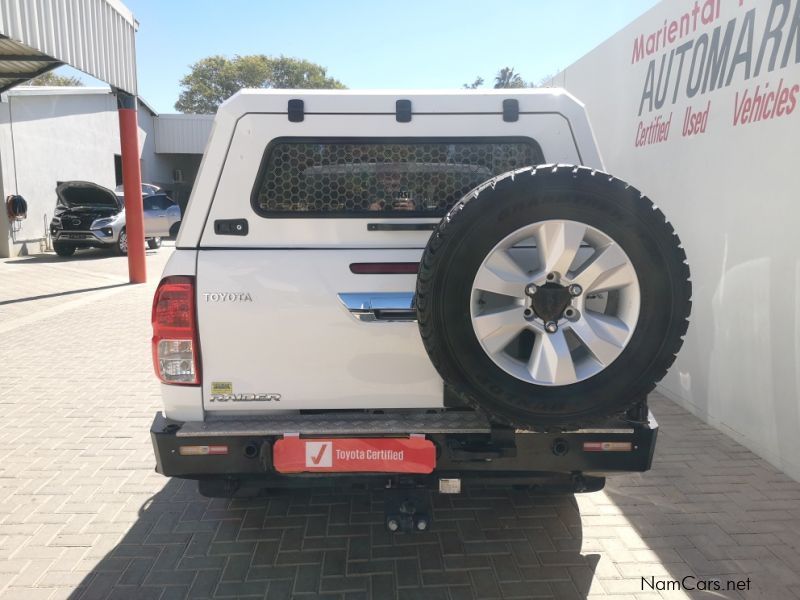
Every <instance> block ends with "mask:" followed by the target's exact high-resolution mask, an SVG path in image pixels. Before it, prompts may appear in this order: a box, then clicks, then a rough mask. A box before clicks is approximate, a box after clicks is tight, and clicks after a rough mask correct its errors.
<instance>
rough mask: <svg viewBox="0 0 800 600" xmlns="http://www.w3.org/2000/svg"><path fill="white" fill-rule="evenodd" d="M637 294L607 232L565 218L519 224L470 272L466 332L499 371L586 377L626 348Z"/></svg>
mask: <svg viewBox="0 0 800 600" xmlns="http://www.w3.org/2000/svg"><path fill="white" fill-rule="evenodd" d="M640 304H641V293H640V289H639V280H638V277H637V275H636V270H635V269H634V267H633V264H632V262H631V260H630V258H629V257H628V255H627V254H626V253H625V252H624V250H623V249H622V248H621V247H620V246H619V244H617V243H616V242H615V241H614V240H613V239H612V238H611V237H610V236H609V235H608V234H606V233H604V232H602V231H600V230H599V229H597V228H595V227H592V226H590V225H586V224H584V223H580V222H577V221H570V220H560V219H557V220H548V221H540V222H537V223H533V224H530V225H526V226H525V227H521V228H520V229H517V230H516V231H514V232H512V233H511V234H510V235H508V236H506V237H505V238H504V239H502V240H501V241H500V242H499V243H498V244H497V245H495V246H494V248H492V250H491V251H490V252H489V253H488V255H487V256H486V258H485V259H484V261H483V262H482V263H481V265H480V267H479V268H478V271H477V273H476V274H475V279H474V280H473V284H472V293H471V298H470V318H471V322H472V327H473V331H474V332H475V336H476V338H477V339H478V342H479V343H480V345H481V347H482V348H483V350H484V352H485V353H486V355H487V356H488V357H489V358H490V359H491V360H492V362H494V363H495V364H496V365H497V366H498V367H499V368H501V369H503V370H504V371H506V372H507V373H509V374H510V375H512V376H514V377H516V378H517V379H520V380H522V381H524V382H527V383H531V384H535V385H544V386H563V385H570V384H573V383H578V382H579V381H583V380H586V379H588V378H590V377H593V376H594V375H597V374H598V373H600V372H601V371H603V370H605V369H606V368H607V367H608V366H609V365H610V364H611V363H613V362H614V361H615V360H616V359H617V358H618V357H619V355H620V354H621V353H622V351H623V350H624V349H625V348H626V347H627V345H628V343H629V342H630V340H631V337H632V336H633V332H634V330H635V328H636V323H637V321H638V319H639V309H640Z"/></svg>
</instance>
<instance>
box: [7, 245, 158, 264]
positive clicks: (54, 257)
mask: <svg viewBox="0 0 800 600" xmlns="http://www.w3.org/2000/svg"><path fill="white" fill-rule="evenodd" d="M158 251H159V249H154V250H151V249H149V248H146V249H145V251H144V252H145V254H146V255H147V256H150V255H153V254H155V253H157V252H158ZM103 258H122V259H125V260H127V258H128V257H127V256H121V255H119V254H116V253H115V252H113V251H112V250H104V249H103V248H86V249H82V250H78V251H77V252H75V254H73V255H72V256H59V255H58V254H55V253H51V252H43V253H40V254H28V255H27V256H18V257H17V258H13V259H10V260H7V261H5V262H4V264H6V265H15V264H24V265H35V264H37V263H42V264H49V263H70V262H75V261H87V260H100V259H103Z"/></svg>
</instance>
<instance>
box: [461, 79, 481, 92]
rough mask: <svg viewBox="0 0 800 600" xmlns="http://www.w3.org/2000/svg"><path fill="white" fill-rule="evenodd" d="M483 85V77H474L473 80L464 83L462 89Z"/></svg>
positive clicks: (473, 88) (472, 88) (475, 88)
mask: <svg viewBox="0 0 800 600" xmlns="http://www.w3.org/2000/svg"><path fill="white" fill-rule="evenodd" d="M482 85H483V77H476V78H475V81H473V82H472V83H465V84H464V89H466V90H477V89H478V88H479V87H481V86H482Z"/></svg>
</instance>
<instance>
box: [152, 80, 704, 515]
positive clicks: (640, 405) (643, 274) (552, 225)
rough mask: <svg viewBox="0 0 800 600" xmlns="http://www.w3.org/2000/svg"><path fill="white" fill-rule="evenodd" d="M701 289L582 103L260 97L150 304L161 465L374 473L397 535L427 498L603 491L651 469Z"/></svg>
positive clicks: (240, 101)
mask: <svg viewBox="0 0 800 600" xmlns="http://www.w3.org/2000/svg"><path fill="white" fill-rule="evenodd" d="M690 296H691V287H690V282H689V269H688V266H687V264H686V259H685V254H684V251H683V249H682V248H681V246H680V242H679V240H678V237H677V235H676V234H675V232H674V230H673V228H672V227H671V225H670V224H669V223H668V222H667V221H666V219H665V217H664V215H663V213H662V212H661V211H660V210H659V209H658V208H656V207H655V206H654V205H653V204H652V203H651V201H650V200H649V199H648V198H647V197H645V196H643V195H642V194H641V193H640V192H639V191H637V190H636V189H635V188H633V187H632V186H630V185H629V184H627V183H624V182H622V181H620V180H619V179H617V178H615V177H613V176H611V175H608V174H606V173H604V172H603V164H602V161H601V158H600V154H599V152H598V150H597V147H596V144H595V141H594V137H593V134H592V130H591V127H590V124H589V121H588V119H587V115H586V111H585V109H584V107H583V105H582V104H581V103H580V102H579V101H578V100H576V99H575V98H573V97H572V96H571V95H569V94H568V93H566V92H565V91H563V90H559V89H542V90H527V89H526V90H515V89H504V90H489V91H481V90H479V91H472V90H457V91H437V92H432V91H363V92H360V91H322V90H320V91H309V90H243V91H241V92H239V93H237V94H236V95H234V96H233V97H232V98H231V99H229V100H228V101H227V102H225V103H224V104H223V105H222V106H221V107H220V109H219V111H218V113H217V116H216V120H215V122H214V127H213V131H212V134H211V138H210V140H209V142H208V146H207V148H206V152H205V155H204V157H203V161H202V164H201V167H200V171H199V174H198V177H197V180H196V183H195V185H194V190H193V192H192V196H191V200H190V202H189V206H188V209H187V211H186V215H185V217H184V220H183V224H182V227H181V230H180V234H179V236H178V239H177V243H176V250H175V252H174V254H173V256H172V257H171V259H170V261H169V263H168V265H167V267H166V268H165V270H164V273H163V279H162V280H161V283H160V285H159V286H158V289H157V292H156V295H155V299H154V303H153V361H154V364H155V371H156V374H157V375H158V377H159V378H160V379H161V381H162V386H161V387H162V395H163V401H164V411H163V413H159V414H158V415H157V416H156V418H155V421H154V423H153V426H152V429H151V434H152V439H153V445H154V449H155V454H156V460H157V470H158V471H159V472H160V473H163V474H164V475H168V476H174V477H183V478H190V479H197V480H198V481H199V483H200V491H201V493H203V494H205V495H208V496H225V497H230V496H234V495H240V494H254V493H258V492H259V491H261V490H264V489H269V488H276V487H285V486H298V485H300V486H311V485H328V484H330V483H331V482H333V481H341V480H343V479H353V478H356V479H363V478H373V479H375V478H377V479H378V480H380V481H382V482H385V484H386V487H387V488H389V489H399V490H403V491H402V492H400V493H401V494H405V496H403V497H404V498H405V499H406V501H405V502H400V504H399V505H398V506H400V507H401V508H398V511H399V512H397V513H396V514H395V513H391V511H389V513H391V514H389V513H387V515H388V516H387V523H388V524H389V525H390V527H391V528H392V529H398V528H403V529H406V528H424V527H427V519H428V518H429V517H428V515H427V512H426V508H425V506H424V503H423V502H422V501H421V500H419V499H418V500H417V502H416V503H412V502H409V501H407V500H408V497H409V496H408V495H409V494H411V493H412V492H411V491H407V490H420V489H425V488H429V487H430V488H433V489H438V490H439V491H441V492H449V493H455V492H458V491H459V490H460V489H461V487H462V484H464V485H466V484H468V483H470V482H473V481H479V482H481V483H486V482H495V483H497V484H501V485H523V486H541V487H547V488H552V487H563V488H566V489H569V490H574V491H589V490H596V489H599V488H601V487H602V486H603V483H604V475H605V474H607V473H610V472H614V471H644V470H647V469H648V468H649V466H650V463H651V459H652V453H653V449H654V447H655V437H656V432H657V427H656V424H655V421H654V419H653V418H652V415H651V414H650V412H649V410H648V408H647V395H648V393H649V392H650V391H651V390H652V389H653V387H654V386H655V384H656V382H657V381H658V380H659V379H660V378H661V377H663V375H664V374H665V372H666V370H667V368H668V367H669V366H670V365H671V364H672V361H673V360H674V357H675V354H676V352H677V351H678V349H679V348H680V345H681V342H682V338H683V336H684V334H685V332H686V328H687V325H688V316H689V309H690ZM409 506H411V507H412V508H410V509H409ZM401 509H402V510H401Z"/></svg>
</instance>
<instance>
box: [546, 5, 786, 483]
mask: <svg viewBox="0 0 800 600" xmlns="http://www.w3.org/2000/svg"><path fill="white" fill-rule="evenodd" d="M695 5H697V7H698V8H697V9H695ZM695 14H696V15H697V16H694V15H695ZM685 15H688V18H686V17H685ZM704 17H705V20H706V22H705V23H704V22H703V21H704ZM695 20H696V21H695ZM673 22H676V23H677V25H676V26H673V25H672V23H673ZM731 23H732V24H731ZM729 24H730V27H731V34H730V35H731V37H730V47H729V55H728V59H727V63H726V65H725V66H724V67H722V69H723V70H724V76H723V78H722V80H721V85H716V86H712V84H711V82H712V81H716V82H719V73H717V75H716V77H715V76H714V72H713V66H712V65H713V63H711V65H710V63H709V57H710V56H711V55H712V53H711V52H710V51H709V49H710V48H712V47H713V46H714V43H713V40H714V32H715V30H717V28H719V30H718V32H717V35H718V36H719V37H718V38H717V39H718V43H717V47H718V48H724V47H725V43H724V42H725V34H726V32H727V31H728V27H729ZM682 27H683V29H684V31H683V32H682V31H681V28H682ZM684 32H685V35H681V33H684ZM640 36H642V37H641V38H640ZM635 40H641V42H642V43H644V51H645V54H647V50H648V45H649V49H650V50H652V53H649V55H647V56H640V57H639V60H636V58H635V55H634V52H635V51H634V47H635ZM720 54H721V55H724V52H721V53H720ZM681 56H683V63H682V64H681V62H680V58H681ZM759 56H761V58H759ZM773 56H774V59H773ZM662 58H663V59H664V71H663V73H664V75H663V76H661V83H660V84H659V77H660V74H661V72H662V71H661V64H662ZM670 58H672V69H671V70H670V68H669V64H670ZM799 62H800V0H737V1H733V0H731V1H730V2H728V1H723V0H707V1H705V2H704V1H703V0H698V1H697V2H695V1H694V0H664V1H663V2H661V3H660V4H658V5H656V6H655V7H654V8H653V9H652V10H650V11H649V12H647V13H646V14H645V15H643V16H642V17H641V18H639V19H638V20H637V21H635V22H634V23H632V24H631V25H629V26H628V27H626V28H625V29H623V30H622V31H621V32H620V33H618V34H617V35H615V36H614V37H612V38H611V39H609V40H608V41H606V42H605V43H603V44H602V45H601V46H599V47H598V48H597V49H595V50H594V51H592V52H591V53H589V54H588V55H587V56H585V57H584V58H582V59H581V60H579V61H578V62H577V63H575V64H574V65H572V66H570V67H568V68H567V69H566V70H565V71H564V72H563V73H561V74H559V75H558V76H556V78H555V79H554V84H555V85H561V86H563V87H565V88H566V89H567V90H569V91H570V92H572V93H573V94H575V95H576V96H577V97H578V98H580V99H581V100H582V101H583V102H585V103H586V105H587V108H588V110H589V114H590V117H591V120H592V124H593V127H594V131H595V135H596V137H597V140H598V143H599V146H600V151H601V153H602V154H603V158H604V160H605V164H606V167H607V169H608V170H609V171H611V172H612V173H614V174H616V175H618V176H620V177H622V178H623V179H626V180H628V181H630V182H631V183H632V184H633V185H635V186H637V187H639V188H640V189H642V190H643V191H644V192H645V193H646V194H648V195H649V196H650V197H651V198H653V200H654V201H655V202H656V203H657V204H659V205H660V206H661V207H662V208H663V210H664V212H665V213H666V215H667V217H668V218H669V219H670V220H671V221H672V223H673V224H674V226H675V228H676V230H677V231H678V233H679V235H680V237H681V239H682V241H683V243H684V246H685V248H686V252H687V255H688V258H689V263H690V266H691V269H692V279H693V290H694V294H693V302H694V303H693V312H692V323H691V326H690V328H689V332H688V334H687V336H686V343H685V345H684V347H683V350H682V351H681V353H680V355H679V356H678V359H677V362H676V363H675V365H674V366H673V368H672V369H671V371H670V373H669V374H668V375H667V377H666V378H665V379H664V381H663V382H662V384H661V388H662V390H663V391H664V392H665V393H667V394H668V395H669V396H671V397H672V398H674V399H675V400H676V401H678V402H679V403H680V404H682V405H683V406H685V407H687V408H688V409H690V410H691V411H692V412H694V413H695V414H697V415H699V416H701V417H702V418H704V419H705V420H707V421H708V422H710V423H711V424H713V425H715V426H717V427H719V428H720V429H722V430H723V431H725V432H727V433H729V434H730V435H732V436H733V437H734V438H736V439H737V440H739V441H740V442H742V443H744V444H745V445H746V446H748V447H749V448H751V449H752V450H754V451H755V452H756V453H758V454H760V455H761V456H763V457H764V458H766V459H767V460H769V461H770V462H771V463H773V464H774V465H776V466H777V467H778V468H780V469H782V470H784V471H785V472H786V473H787V474H789V475H790V476H792V477H794V478H795V479H798V480H800V435H798V431H800V250H798V242H797V240H798V226H799V225H800V196H799V194H800V192H798V183H797V182H798V177H797V161H798V158H799V157H800V150H799V149H798V148H800V146H799V144H800V142H798V140H800V107H797V104H798V103H800V64H799ZM651 69H652V71H651ZM650 73H652V78H650V76H649V74H650ZM689 78H691V83H689ZM695 87H696V88H697V89H696V90H695ZM704 87H705V89H704ZM712 87H713V88H715V89H712ZM650 90H652V92H653V93H654V95H655V98H656V100H658V99H660V98H662V97H663V104H661V103H660V102H659V101H654V103H653V106H652V107H651V105H650V98H649V96H648V93H649V91H650ZM759 97H760V98H761V100H760V101H759V102H758V105H759V108H760V111H756V110H755V107H756V103H755V102H754V99H755V98H759ZM687 111H690V113H688V114H690V122H688V123H686V122H685V118H686V116H687ZM757 112H760V118H752V117H753V115H755V114H756V113H757ZM691 115H698V116H697V117H692V116H691ZM656 119H660V121H658V123H669V128H668V129H666V125H662V126H661V129H660V130H659V125H658V123H657V124H656V125H655V126H653V123H654V122H656ZM695 119H696V120H697V126H696V127H695V129H699V131H696V132H694V133H691V127H690V126H691V124H692V122H693V121H694V120H695ZM685 126H686V127H687V128H686V129H684V127H685ZM651 127H652V129H648V128H651ZM659 131H660V133H661V134H662V135H661V136H659V135H658V134H659ZM649 132H653V133H652V134H649ZM660 137H663V138H665V139H659V138H660Z"/></svg>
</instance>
